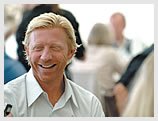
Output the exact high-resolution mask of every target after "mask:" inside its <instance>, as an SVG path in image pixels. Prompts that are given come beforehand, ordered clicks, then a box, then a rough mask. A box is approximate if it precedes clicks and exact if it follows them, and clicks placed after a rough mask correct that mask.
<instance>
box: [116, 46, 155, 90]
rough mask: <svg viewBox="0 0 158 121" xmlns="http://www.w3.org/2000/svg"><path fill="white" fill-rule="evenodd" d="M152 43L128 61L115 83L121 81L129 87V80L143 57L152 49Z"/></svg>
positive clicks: (142, 60)
mask: <svg viewBox="0 0 158 121" xmlns="http://www.w3.org/2000/svg"><path fill="white" fill-rule="evenodd" d="M153 49H154V44H152V45H151V46H150V47H149V48H147V49H145V50H144V51H143V52H142V53H140V54H138V55H136V56H135V57H134V58H133V59H132V60H131V61H130V63H129V65H128V67H127V69H126V71H125V72H124V74H123V75H122V76H121V78H120V79H119V81H118V82H117V83H122V84H123V85H124V86H125V87H127V88H129V85H130V83H131V80H132V79H133V77H134V75H135V73H137V70H138V69H139V68H140V66H141V65H142V63H143V62H144V60H145V58H146V57H147V56H148V55H149V54H150V53H151V52H152V51H153Z"/></svg>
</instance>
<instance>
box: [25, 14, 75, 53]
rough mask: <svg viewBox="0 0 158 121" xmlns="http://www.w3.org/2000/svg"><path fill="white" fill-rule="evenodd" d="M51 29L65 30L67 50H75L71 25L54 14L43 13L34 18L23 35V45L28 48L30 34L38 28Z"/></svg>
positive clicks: (63, 18)
mask: <svg viewBox="0 0 158 121" xmlns="http://www.w3.org/2000/svg"><path fill="white" fill-rule="evenodd" d="M53 27H61V28H63V29H64V30H65V32H66V34H67V36H68V40H69V41H68V45H69V49H70V50H71V49H76V48H77V47H78V45H77V43H76V37H75V32H74V29H73V27H72V25H71V23H70V22H69V21H68V20H67V19H66V18H65V17H63V16H60V15H57V14H55V13H52V12H50V13H44V14H41V15H39V16H37V17H35V18H33V19H32V20H31V21H30V23H29V25H28V27H27V31H26V34H25V39H24V45H25V46H27V47H28V46H29V43H30V39H29V37H30V34H31V32H33V31H34V30H36V29H39V28H53Z"/></svg>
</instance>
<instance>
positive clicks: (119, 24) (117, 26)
mask: <svg viewBox="0 0 158 121" xmlns="http://www.w3.org/2000/svg"><path fill="white" fill-rule="evenodd" d="M110 22H111V24H112V26H113V27H114V30H115V32H116V34H122V32H123V29H124V27H125V25H124V22H123V20H122V17H121V16H119V15H117V16H115V17H113V18H111V20H110Z"/></svg>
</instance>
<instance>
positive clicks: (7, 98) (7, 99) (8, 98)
mask: <svg viewBox="0 0 158 121" xmlns="http://www.w3.org/2000/svg"><path fill="white" fill-rule="evenodd" d="M13 97H15V96H14V93H13V92H12V91H11V90H10V88H8V86H4V107H5V106H6V105H7V104H11V105H12V109H11V113H12V115H13V117H14V116H16V111H15V110H16V109H15V107H16V104H15V101H14V98H13Z"/></svg>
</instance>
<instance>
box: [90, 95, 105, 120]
mask: <svg viewBox="0 0 158 121" xmlns="http://www.w3.org/2000/svg"><path fill="white" fill-rule="evenodd" d="M91 116H92V117H105V114H104V112H103V108H102V105H101V103H100V101H99V100H98V98H97V97H95V96H93V98H92V103H91Z"/></svg>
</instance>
